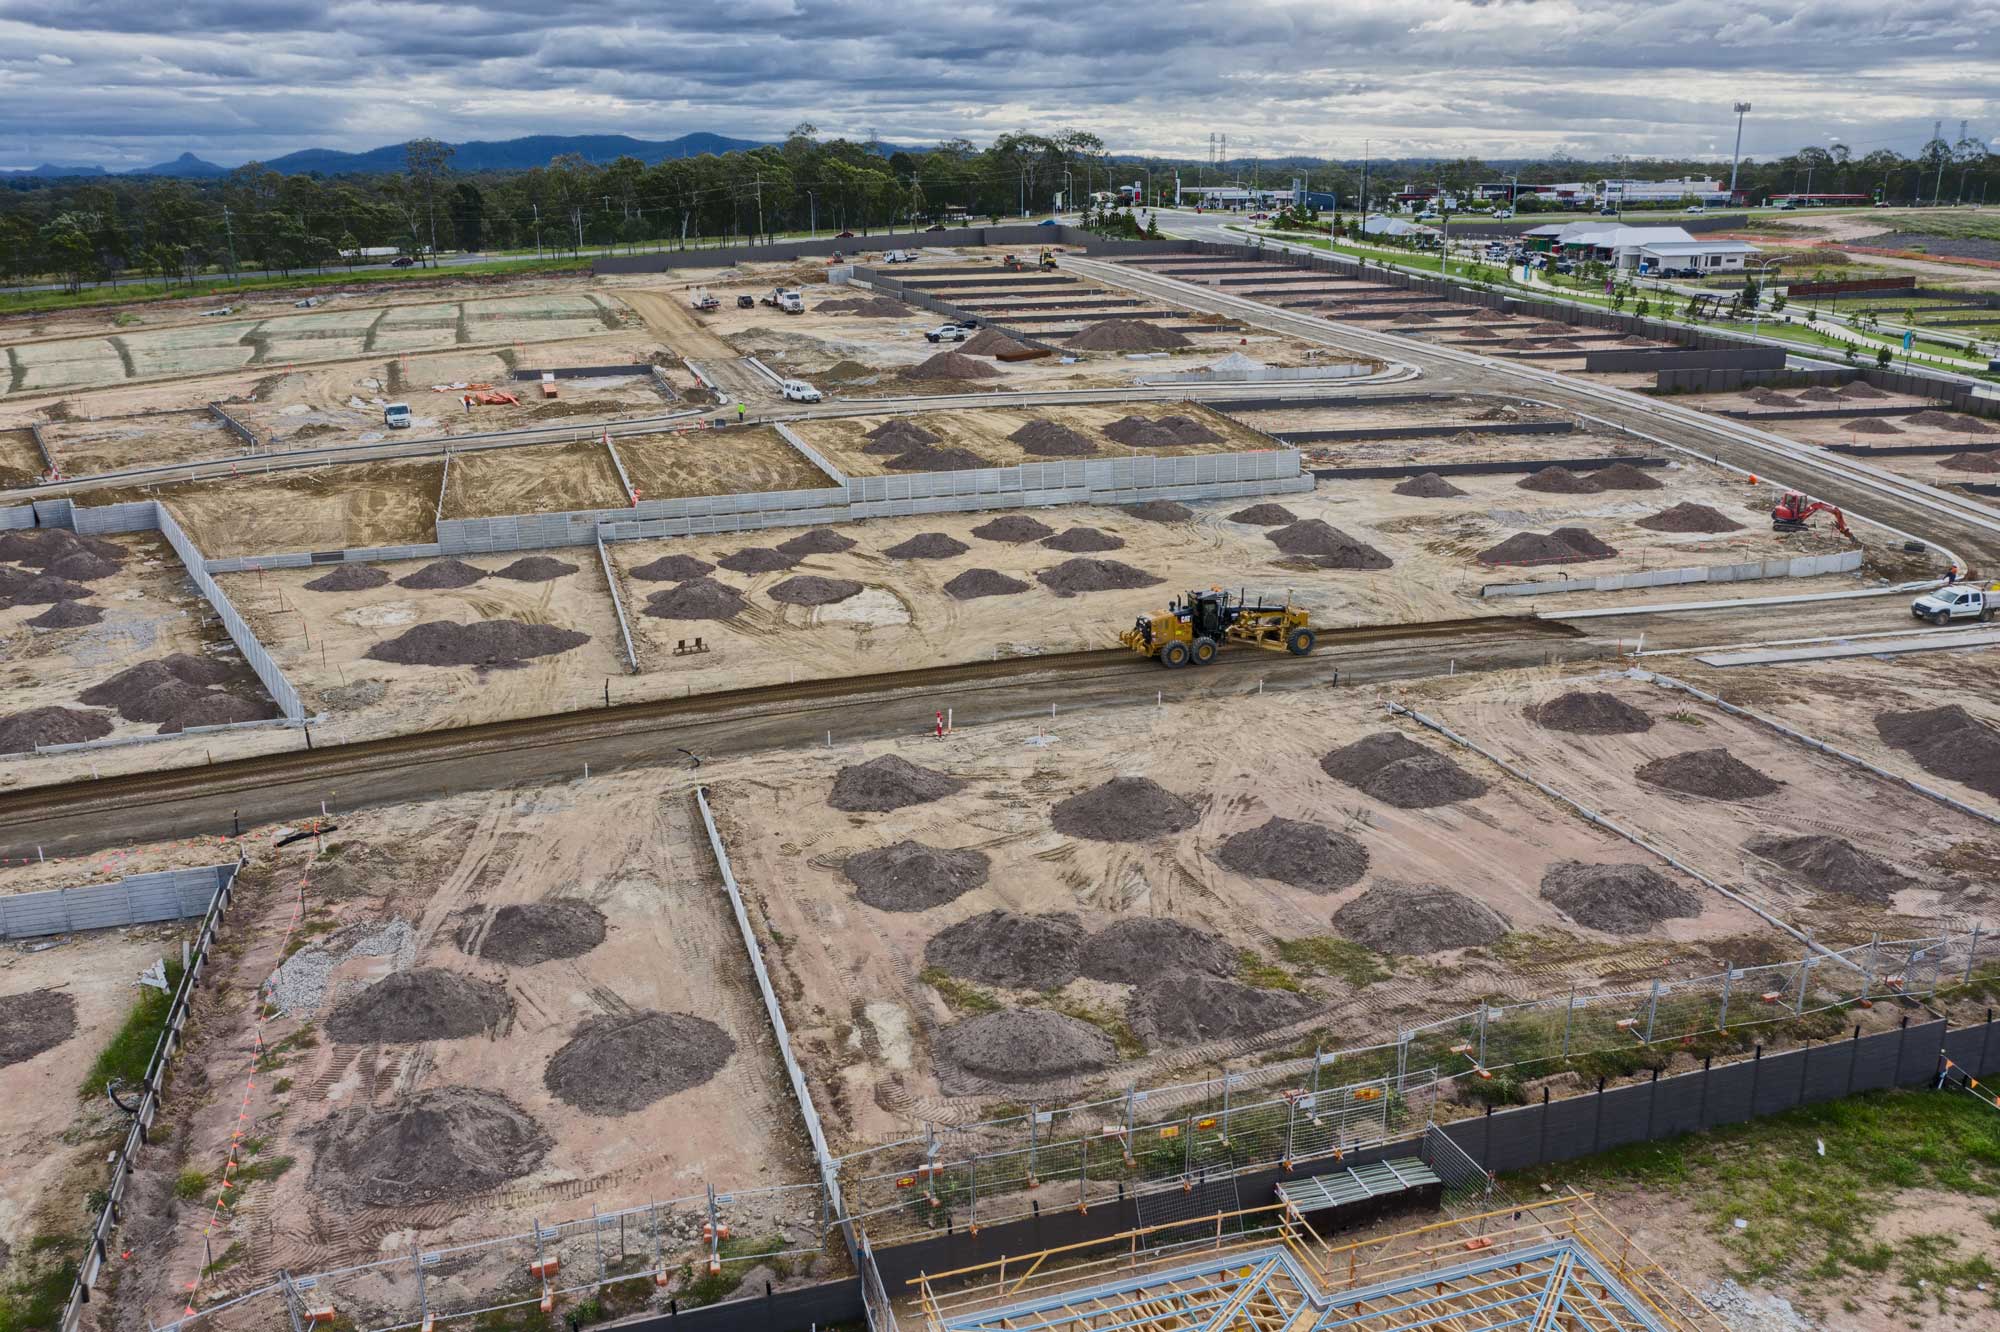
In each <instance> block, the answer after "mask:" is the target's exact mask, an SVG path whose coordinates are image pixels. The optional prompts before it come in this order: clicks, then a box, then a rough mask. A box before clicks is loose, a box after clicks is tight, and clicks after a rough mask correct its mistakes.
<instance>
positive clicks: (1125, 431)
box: [1104, 415, 1222, 449]
mask: <svg viewBox="0 0 2000 1332" xmlns="http://www.w3.org/2000/svg"><path fill="white" fill-rule="evenodd" d="M1104 435H1105V438H1107V439H1112V440H1116V441H1117V442H1118V443H1120V444H1123V445H1126V446H1127V447H1129V448H1135V449H1161V448H1168V449H1171V448H1184V447H1186V446H1188V445H1191V444H1214V443H1218V442H1219V441H1220V440H1221V439H1222V436H1221V435H1218V434H1216V433H1215V432H1214V431H1213V430H1210V429H1209V428H1208V427H1207V426H1206V425H1203V424H1202V423H1201V422H1200V421H1197V420H1196V419H1195V418H1194V417H1192V416H1180V415H1173V416H1162V417H1161V418H1160V419H1159V420H1157V421H1155V420H1151V419H1149V418H1147V417H1144V416H1126V417H1121V418H1119V419H1118V420H1116V421H1113V422H1112V423H1111V424H1110V425H1108V426H1106V427H1104Z"/></svg>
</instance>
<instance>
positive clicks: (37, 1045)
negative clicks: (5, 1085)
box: [0, 990, 76, 1068]
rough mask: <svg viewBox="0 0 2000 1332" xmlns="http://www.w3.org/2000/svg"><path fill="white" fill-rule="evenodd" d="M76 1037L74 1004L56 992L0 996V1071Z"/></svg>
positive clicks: (29, 992) (33, 991)
mask: <svg viewBox="0 0 2000 1332" xmlns="http://www.w3.org/2000/svg"><path fill="white" fill-rule="evenodd" d="M74 1035H76V1000H74V999H72V998H70V997H69V996H68V995H66V994H64V993H63V992H62V991H60V990H29V991H27V992H26V993H24V994H7V995H0V1068H6V1067H7V1066H8V1065H10V1064H19V1063H22V1062H24V1061H26V1060H29V1059H33V1058H34V1057H35V1056H36V1055H38V1054H42V1053H44V1052H46V1051H49V1050H53V1049H55V1048H56V1047H57V1046H58V1045H61V1044H62V1043H63V1042H64V1041H66V1040H68V1039H69V1038H70V1037H72V1036H74Z"/></svg>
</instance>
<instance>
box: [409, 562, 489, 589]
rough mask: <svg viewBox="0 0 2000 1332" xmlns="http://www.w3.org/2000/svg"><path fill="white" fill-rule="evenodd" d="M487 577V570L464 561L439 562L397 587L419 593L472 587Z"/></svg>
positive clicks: (419, 571)
mask: <svg viewBox="0 0 2000 1332" xmlns="http://www.w3.org/2000/svg"><path fill="white" fill-rule="evenodd" d="M484 577H486V570H484V569H480V568H476V567H474V566H473V565H470V564H467V563H466V562H465V561H464V560H438V561H436V562H435V563H432V564H426V565H425V566H424V567H423V568H421V569H419V570H417V571H416V572H415V573H413V574H409V575H407V576H406V577H403V578H398V579H397V580H396V586H397V587H413V588H416V589H418V590H419V591H425V592H428V591H433V590H435V589H438V588H451V587H471V586H472V585H473V584H474V583H476V582H478V581H479V580H480V579H482V578H484Z"/></svg>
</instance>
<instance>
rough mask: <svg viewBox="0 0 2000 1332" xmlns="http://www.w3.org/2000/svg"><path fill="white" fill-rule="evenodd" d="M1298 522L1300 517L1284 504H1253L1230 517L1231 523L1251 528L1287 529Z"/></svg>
mask: <svg viewBox="0 0 2000 1332" xmlns="http://www.w3.org/2000/svg"><path fill="white" fill-rule="evenodd" d="M1298 520H1299V516H1298V515H1297V514H1295V513H1293V512H1292V511H1291V510H1290V509H1288V508H1286V507H1285V506H1284V505H1282V504H1252V505H1251V506H1250V507H1249V508H1247V509H1238V510H1237V511H1236V512H1235V513H1232V514H1230V515H1229V521H1230V522H1232V523H1247V524H1248V525H1250V526H1251V527H1285V526H1288V525H1290V524H1292V523H1295V522H1297V521H1298Z"/></svg>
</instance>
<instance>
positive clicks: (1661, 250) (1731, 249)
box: [1639, 240, 1757, 254]
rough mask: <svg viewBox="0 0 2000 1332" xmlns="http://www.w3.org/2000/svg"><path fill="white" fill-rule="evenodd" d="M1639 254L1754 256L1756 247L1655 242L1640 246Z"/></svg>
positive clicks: (1732, 242)
mask: <svg viewBox="0 0 2000 1332" xmlns="http://www.w3.org/2000/svg"><path fill="white" fill-rule="evenodd" d="M1639 253H1641V254H1755V253H1757V247H1756V246H1754V245H1748V244H1745V243H1744V242H1742V241H1736V240H1711V241H1702V240H1684V241H1656V242H1654V243H1653V244H1651V245H1641V246H1640V247H1639Z"/></svg>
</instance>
